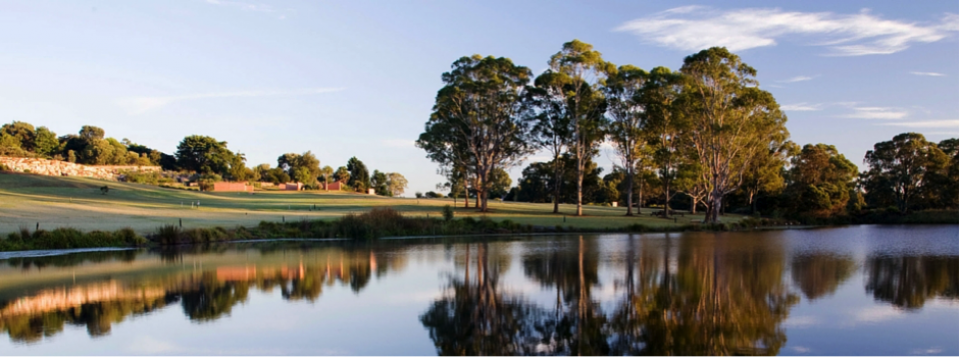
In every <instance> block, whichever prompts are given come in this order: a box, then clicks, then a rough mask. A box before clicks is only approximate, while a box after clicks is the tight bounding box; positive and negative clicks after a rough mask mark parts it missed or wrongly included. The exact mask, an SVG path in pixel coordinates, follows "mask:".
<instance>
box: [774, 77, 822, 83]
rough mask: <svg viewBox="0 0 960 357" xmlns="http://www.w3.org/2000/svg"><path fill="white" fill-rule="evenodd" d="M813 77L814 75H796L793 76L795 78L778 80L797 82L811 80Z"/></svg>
mask: <svg viewBox="0 0 960 357" xmlns="http://www.w3.org/2000/svg"><path fill="white" fill-rule="evenodd" d="M811 79H813V77H810V76H796V77H793V78H790V79H784V80H782V81H778V82H780V83H795V82H803V81H809V80H811Z"/></svg>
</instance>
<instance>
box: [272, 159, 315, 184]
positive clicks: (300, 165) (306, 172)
mask: <svg viewBox="0 0 960 357" xmlns="http://www.w3.org/2000/svg"><path fill="white" fill-rule="evenodd" d="M277 167H279V168H281V169H283V170H286V172H287V174H288V175H290V178H292V179H293V180H294V181H295V182H301V183H303V184H305V185H309V186H317V184H318V181H317V178H319V177H320V176H321V175H322V173H323V171H322V170H321V169H320V160H317V157H316V156H314V155H313V153H312V152H310V151H307V152H305V153H303V154H294V153H287V154H283V155H281V156H280V157H279V158H277Z"/></svg>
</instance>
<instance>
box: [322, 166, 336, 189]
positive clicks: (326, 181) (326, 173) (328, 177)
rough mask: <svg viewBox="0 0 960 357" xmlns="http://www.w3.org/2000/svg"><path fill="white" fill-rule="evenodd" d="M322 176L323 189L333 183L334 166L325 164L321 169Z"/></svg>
mask: <svg viewBox="0 0 960 357" xmlns="http://www.w3.org/2000/svg"><path fill="white" fill-rule="evenodd" d="M320 177H322V178H323V189H324V190H326V189H327V186H328V185H330V184H331V183H333V180H334V177H333V168H332V167H330V165H327V166H324V167H323V168H321V169H320Z"/></svg>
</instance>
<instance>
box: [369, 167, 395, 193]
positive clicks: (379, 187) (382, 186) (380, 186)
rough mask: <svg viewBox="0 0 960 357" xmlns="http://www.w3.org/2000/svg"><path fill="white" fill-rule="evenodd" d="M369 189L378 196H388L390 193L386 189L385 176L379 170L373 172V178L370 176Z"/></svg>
mask: <svg viewBox="0 0 960 357" xmlns="http://www.w3.org/2000/svg"><path fill="white" fill-rule="evenodd" d="M370 187H372V188H373V190H374V192H376V193H377V195H380V196H389V195H390V191H389V189H388V188H387V174H386V173H385V172H380V170H373V176H370Z"/></svg>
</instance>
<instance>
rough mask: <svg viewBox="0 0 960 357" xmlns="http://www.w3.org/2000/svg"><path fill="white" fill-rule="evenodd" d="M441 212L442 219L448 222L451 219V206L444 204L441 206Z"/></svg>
mask: <svg viewBox="0 0 960 357" xmlns="http://www.w3.org/2000/svg"><path fill="white" fill-rule="evenodd" d="M442 213H443V220H444V221H447V222H449V221H451V220H453V207H451V206H450V205H444V206H443V212H442Z"/></svg>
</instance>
